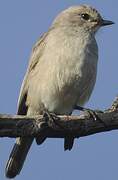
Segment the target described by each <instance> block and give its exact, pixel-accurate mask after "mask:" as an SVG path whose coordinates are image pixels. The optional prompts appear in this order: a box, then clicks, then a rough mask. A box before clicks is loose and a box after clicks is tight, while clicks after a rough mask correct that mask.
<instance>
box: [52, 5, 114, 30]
mask: <svg viewBox="0 0 118 180" xmlns="http://www.w3.org/2000/svg"><path fill="white" fill-rule="evenodd" d="M111 24H114V22H112V21H109V20H104V19H103V18H102V17H101V15H100V14H99V12H98V11H97V10H96V9H95V8H93V7H91V6H88V5H80V6H73V7H70V8H68V9H66V10H64V11H62V12H61V13H60V14H59V15H58V16H57V17H56V19H55V20H54V23H53V25H56V26H66V27H68V28H69V26H70V27H77V28H82V29H83V30H86V31H89V32H96V31H97V30H98V29H99V28H100V27H102V26H107V25H111Z"/></svg>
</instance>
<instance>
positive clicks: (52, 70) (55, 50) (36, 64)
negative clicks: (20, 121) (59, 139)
mask: <svg viewBox="0 0 118 180" xmlns="http://www.w3.org/2000/svg"><path fill="white" fill-rule="evenodd" d="M111 24H113V22H112V21H108V20H103V18H102V17H101V15H100V14H99V13H98V11H97V10H96V9H94V8H92V7H90V6H88V5H80V6H73V7H69V8H68V9H66V10H64V11H62V12H61V13H60V14H59V15H58V16H57V17H56V19H55V20H54V22H53V23H52V25H51V27H50V28H49V30H48V32H47V33H45V34H44V35H43V36H42V37H41V38H40V39H39V41H38V42H37V43H36V45H35V46H34V48H33V51H32V54H31V58H30V61H29V66H28V69H27V72H26V75H25V77H24V80H23V83H22V86H21V91H20V96H19V101H18V114H20V115H38V114H43V111H44V110H47V111H48V112H52V113H55V114H57V115H65V114H66V115H70V114H71V113H72V111H73V110H74V108H75V107H77V106H83V105H84V104H85V103H86V102H87V101H88V99H89V97H90V95H91V93H92V90H93V88H94V85H95V82H96V73H97V61H98V46H97V43H96V40H95V34H96V32H97V30H98V29H99V28H100V27H102V26H106V25H111ZM45 138H46V137H40V139H39V142H40V143H42V142H43V141H44V140H45ZM33 140H34V138H17V139H16V143H15V145H14V147H13V150H12V152H11V154H10V157H9V160H8V162H7V166H6V176H7V177H9V178H13V177H15V176H16V175H17V174H19V173H20V171H21V169H22V166H23V164H24V161H25V158H26V156H27V153H28V151H29V148H30V146H31V144H32V142H33ZM73 141H74V138H73V137H71V136H70V137H66V138H65V142H64V143H65V144H64V147H65V150H67V149H68V150H70V149H71V148H72V146H73Z"/></svg>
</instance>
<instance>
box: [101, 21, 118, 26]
mask: <svg viewBox="0 0 118 180" xmlns="http://www.w3.org/2000/svg"><path fill="white" fill-rule="evenodd" d="M112 24H115V23H114V22H113V21H109V20H104V19H103V20H102V22H101V26H108V25H112Z"/></svg>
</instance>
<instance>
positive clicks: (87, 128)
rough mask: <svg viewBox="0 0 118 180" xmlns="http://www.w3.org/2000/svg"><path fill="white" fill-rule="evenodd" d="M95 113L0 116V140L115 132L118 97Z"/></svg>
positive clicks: (117, 116)
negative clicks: (5, 138)
mask: <svg viewBox="0 0 118 180" xmlns="http://www.w3.org/2000/svg"><path fill="white" fill-rule="evenodd" d="M95 113H96V121H95V120H94V119H93V117H92V116H91V115H90V114H88V113H84V114H82V115H79V116H53V115H52V116H49V117H48V116H47V117H43V116H42V115H40V116H35V117H28V116H19V115H3V114H1V115H0V137H24V136H33V137H38V136H40V135H43V134H45V136H46V137H49V138H64V137H66V136H70V135H71V136H73V137H75V138H78V137H82V136H88V135H91V134H95V133H99V132H105V131H110V130H114V129H118V97H117V98H116V99H115V101H114V102H113V104H112V106H111V108H109V109H108V110H105V111H104V112H97V111H95Z"/></svg>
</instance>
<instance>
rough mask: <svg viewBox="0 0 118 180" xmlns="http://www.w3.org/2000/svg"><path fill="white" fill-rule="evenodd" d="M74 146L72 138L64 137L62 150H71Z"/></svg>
mask: <svg viewBox="0 0 118 180" xmlns="http://www.w3.org/2000/svg"><path fill="white" fill-rule="evenodd" d="M73 144H74V138H73V137H66V138H65V139H64V150H65V151H66V150H69V151H70V150H71V149H72V147H73Z"/></svg>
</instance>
